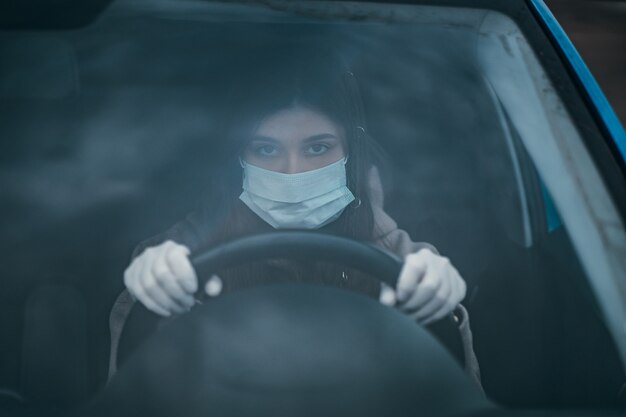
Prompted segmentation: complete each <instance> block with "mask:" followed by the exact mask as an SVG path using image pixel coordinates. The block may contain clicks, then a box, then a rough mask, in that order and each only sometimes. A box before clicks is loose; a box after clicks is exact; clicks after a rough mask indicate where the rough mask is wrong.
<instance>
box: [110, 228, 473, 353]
mask: <svg viewBox="0 0 626 417" xmlns="http://www.w3.org/2000/svg"><path fill="white" fill-rule="evenodd" d="M311 254H314V259H315V260H316V261H325V262H332V263H337V264H341V265H343V266H346V267H350V268H353V269H355V270H358V271H361V272H365V273H368V274H369V275H371V276H372V277H375V278H377V279H379V280H380V281H381V282H384V283H386V284H387V285H389V286H390V287H392V288H395V287H396V284H397V280H398V276H399V274H400V270H401V269H402V265H403V263H402V260H401V259H400V258H399V257H397V256H396V255H395V254H392V253H391V252H389V251H386V250H383V249H381V248H378V247H376V246H373V245H371V244H367V243H362V242H358V241H354V240H350V239H347V238H343V237H338V236H333V235H327V234H321V233H315V232H274V233H267V234H260V235H254V236H249V237H244V238H241V239H237V240H234V241H230V242H227V243H224V244H221V245H219V246H217V247H214V248H210V249H208V250H204V251H202V252H199V253H196V254H193V255H192V256H191V259H190V260H191V264H192V265H193V267H194V269H195V270H196V275H197V277H198V284H199V285H198V288H199V290H198V294H200V293H202V291H203V290H204V285H205V284H206V282H207V280H208V279H209V278H210V277H211V276H212V275H213V274H215V273H217V272H219V271H220V270H222V269H224V268H228V267H233V266H237V265H241V264H243V263H248V262H257V261H263V260H267V259H293V260H298V259H306V260H311V258H312V256H311ZM161 319H162V318H161V317H160V316H158V315H156V314H154V313H152V312H150V311H149V310H148V309H146V308H145V307H144V306H143V305H141V304H140V303H135V305H134V306H133V308H132V310H131V312H130V314H129V316H128V318H127V320H126V324H125V326H124V330H123V332H122V335H121V338H120V344H119V351H118V352H119V353H118V365H121V364H122V363H123V362H124V361H125V360H126V359H127V357H128V355H129V354H130V353H131V352H132V351H134V350H135V349H136V348H137V346H139V345H140V344H141V343H142V341H143V340H145V339H146V338H147V337H148V336H150V335H151V334H152V333H154V332H155V331H156V330H157V328H158V324H159V321H160V320H161ZM428 328H429V330H430V331H431V333H433V334H434V335H435V337H437V338H438V339H439V340H440V341H441V342H442V343H443V344H444V345H446V346H447V347H448V349H449V350H450V351H451V353H452V354H453V355H454V356H455V357H456V358H457V360H459V361H460V362H463V359H462V358H463V347H462V344H461V341H460V337H459V334H458V330H457V328H456V324H455V322H454V321H453V320H452V318H451V317H450V318H449V319H443V320H440V321H439V322H437V323H434V324H431V325H430V326H428Z"/></svg>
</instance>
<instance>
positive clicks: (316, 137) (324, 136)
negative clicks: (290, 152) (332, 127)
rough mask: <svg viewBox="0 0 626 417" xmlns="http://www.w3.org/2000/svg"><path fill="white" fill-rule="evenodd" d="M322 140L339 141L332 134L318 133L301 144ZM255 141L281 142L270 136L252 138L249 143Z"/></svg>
mask: <svg viewBox="0 0 626 417" xmlns="http://www.w3.org/2000/svg"><path fill="white" fill-rule="evenodd" d="M322 139H334V140H339V138H338V137H337V136H335V135H333V134H332V133H320V134H318V135H313V136H309V137H308V138H305V139H303V140H302V142H303V143H308V142H315V141H316V140H322ZM255 141H259V142H270V143H281V141H279V140H278V139H274V138H272V137H270V136H261V135H257V136H253V137H252V139H250V142H255Z"/></svg>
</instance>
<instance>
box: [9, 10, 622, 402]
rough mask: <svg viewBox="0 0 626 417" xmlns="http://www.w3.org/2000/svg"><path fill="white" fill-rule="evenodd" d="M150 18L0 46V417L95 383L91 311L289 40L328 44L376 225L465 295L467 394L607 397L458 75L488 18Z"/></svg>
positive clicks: (573, 266) (175, 203)
mask: <svg viewBox="0 0 626 417" xmlns="http://www.w3.org/2000/svg"><path fill="white" fill-rule="evenodd" d="M162 3H163V4H164V5H165V6H162V7H154V8H149V7H146V6H145V3H142V2H135V3H133V2H117V4H115V5H112V6H110V7H109V8H107V9H106V10H105V11H103V12H102V13H101V14H100V15H99V16H98V17H97V18H96V19H95V20H94V21H93V22H91V23H90V24H88V25H86V26H84V27H80V28H75V29H68V30H43V31H42V30H33V31H28V30H3V31H0V56H1V58H0V136H1V137H2V138H3V140H2V141H1V142H0V146H1V147H2V148H1V150H0V160H1V161H2V165H1V166H0V193H1V194H0V195H1V197H0V199H1V200H2V201H3V204H2V205H0V212H1V213H2V221H3V226H2V230H3V233H2V235H0V247H2V252H1V253H2V257H3V261H2V265H4V266H5V269H4V271H3V277H2V279H1V280H0V288H1V290H0V328H1V329H2V331H3V337H2V343H1V344H0V404H1V405H3V406H6V407H13V408H16V409H19V408H20V407H22V408H28V407H34V406H37V407H56V408H60V409H64V408H69V407H73V406H77V405H79V404H83V403H84V402H86V401H88V400H89V399H91V398H93V396H94V395H95V394H96V393H98V392H101V391H102V390H104V389H105V386H106V381H107V370H108V355H109V329H108V318H109V313H110V309H111V306H112V304H113V302H114V300H115V298H116V297H117V296H118V294H119V293H120V292H121V291H122V290H123V282H122V276H123V271H124V269H125V268H126V266H127V265H128V263H129V261H130V255H131V253H132V251H133V248H134V247H135V246H136V245H137V244H138V243H139V242H140V241H142V240H144V239H146V238H148V237H150V236H153V235H156V234H158V233H159V232H161V231H163V230H165V229H166V228H167V227H169V226H171V225H172V224H174V223H176V222H177V221H178V220H180V219H182V218H183V217H184V216H185V215H186V214H187V213H188V212H190V211H192V210H194V209H196V208H198V207H199V206H201V205H202V204H205V203H206V196H207V195H210V191H211V190H207V184H210V180H209V179H210V178H211V177H212V176H216V175H220V173H219V172H216V171H215V169H214V168H213V166H214V165H216V164H215V162H216V161H218V160H219V158H220V151H221V148H220V142H219V137H215V134H214V128H215V126H216V124H217V122H218V119H219V117H220V114H222V113H221V112H223V111H225V109H223V108H222V106H221V104H222V103H223V99H222V97H224V96H225V95H226V94H228V92H229V91H230V90H231V89H236V88H237V87H238V86H241V85H245V82H248V81H250V80H242V79H241V78H239V77H241V76H242V75H241V74H244V71H241V70H242V69H245V70H246V72H245V73H249V72H250V71H249V70H250V68H254V65H256V63H258V62H262V61H263V60H264V59H280V56H281V53H284V51H289V50H290V48H293V47H294V45H296V46H297V47H298V48H307V47H312V46H315V45H332V47H333V48H336V49H337V50H338V51H339V52H340V53H341V54H342V55H343V56H344V57H345V59H346V61H347V62H349V63H350V65H351V68H352V71H353V72H354V74H355V76H356V78H357V80H358V82H359V86H360V89H361V94H362V96H363V102H364V106H365V112H366V116H367V123H368V126H367V128H368V130H369V133H370V135H372V136H373V137H374V138H375V139H376V140H377V141H378V142H379V143H380V145H381V146H382V148H383V149H384V150H385V152H386V153H387V154H388V163H387V164H386V165H385V166H383V167H380V170H381V176H382V181H383V185H384V190H385V209H386V211H387V212H388V213H389V214H390V215H391V217H392V218H394V219H395V220H396V221H397V222H398V224H399V226H400V227H401V228H403V229H405V230H407V231H408V232H409V234H410V235H411V236H412V238H413V239H414V240H416V241H424V242H429V243H431V244H433V245H434V246H435V247H436V248H437V249H438V251H439V252H440V253H441V254H444V255H445V256H447V257H449V258H450V259H451V261H452V262H453V264H454V265H455V266H456V267H457V269H458V270H459V271H460V273H461V275H462V276H463V278H464V279H465V280H466V282H467V285H468V291H467V297H466V299H465V301H464V305H465V306H466V307H467V309H468V311H469V315H470V321H471V326H472V330H473V334H474V347H475V351H476V354H477V356H478V360H479V363H480V366H481V376H482V385H483V388H484V391H485V393H486V395H487V398H489V400H490V401H492V402H493V403H495V404H498V405H501V406H503V407H507V408H513V409H518V408H520V409H526V408H549V409H573V408H584V409H589V408H594V409H617V408H620V407H623V406H624V404H626V402H625V401H626V393H625V391H626V390H624V386H625V382H626V376H625V374H624V368H623V366H622V364H621V363H620V359H619V356H618V353H617V351H616V348H615V345H614V343H613V341H612V339H611V335H610V334H609V332H608V330H607V328H606V326H605V324H604V322H603V318H602V314H601V312H600V309H599V308H598V305H597V301H596V299H595V298H594V296H593V293H592V290H591V288H590V286H589V283H588V281H587V278H586V275H585V272H584V270H583V268H582V266H581V264H580V262H579V261H578V256H577V254H576V252H575V250H574V248H573V246H572V244H571V242H570V239H569V237H568V232H567V228H566V226H565V225H564V224H563V223H562V222H561V220H560V218H559V215H558V211H557V209H556V208H555V207H554V204H553V203H552V200H551V197H550V193H549V192H548V190H547V189H546V187H545V185H544V183H543V180H542V178H541V176H540V175H539V173H538V172H537V170H536V168H535V166H534V164H533V161H532V159H531V157H530V156H529V154H528V153H527V151H526V149H525V146H524V141H523V140H522V138H521V136H520V132H519V131H518V129H517V128H516V126H515V125H514V124H513V123H512V122H511V118H512V115H511V109H510V108H505V106H503V105H502V103H501V102H500V101H499V100H498V98H497V97H496V96H495V95H494V92H493V88H492V86H491V85H490V82H489V81H488V80H487V79H486V78H485V74H484V73H483V72H482V70H481V66H480V65H479V64H477V59H478V58H477V56H476V53H475V51H476V42H477V41H476V39H477V37H478V36H479V35H477V34H476V33H477V32H476V25H477V24H478V23H476V22H479V21H480V20H481V19H482V18H484V13H488V12H486V11H484V10H480V9H472V10H470V9H455V10H456V11H455V12H450V11H449V10H446V8H445V7H440V8H437V7H431V8H428V7H426V6H424V7H423V8H421V9H420V8H417V9H416V12H415V15H416V16H417V17H416V19H418V20H419V19H421V21H418V23H414V24H409V23H407V21H408V19H409V18H408V17H407V18H406V19H407V21H404V22H403V21H402V19H401V18H398V19H399V21H397V22H394V23H393V24H389V23H386V22H385V21H377V20H375V19H371V20H368V19H365V18H364V19H363V20H356V21H352V20H350V19H347V18H342V17H341V16H339V17H336V18H335V19H334V20H330V19H328V18H327V17H320V16H303V15H301V14H299V13H294V14H290V13H289V12H285V11H281V10H271V9H268V8H265V7H263V6H256V5H250V6H246V5H230V6H229V5H226V4H223V5H221V6H220V7H221V8H218V9H219V13H216V12H215V10H214V9H206V10H205V9H203V8H202V7H200V6H198V5H197V3H196V2H187V3H188V6H189V7H188V8H187V9H185V10H183V11H180V12H178V11H177V9H176V8H174V7H173V6H171V3H168V2H162ZM157 4H159V2H157ZM168 4H169V6H168ZM407 7H408V6H407ZM410 10H412V9H408V8H407V9H406V11H405V12H406V13H409V11H410ZM468 10H469V11H468ZM251 16H253V17H251ZM403 16H404V15H403ZM445 16H447V17H445ZM444 17H445V18H444ZM227 110H228V111H236V109H227ZM13 408H12V409H13Z"/></svg>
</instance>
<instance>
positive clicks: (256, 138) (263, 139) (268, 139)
mask: <svg viewBox="0 0 626 417" xmlns="http://www.w3.org/2000/svg"><path fill="white" fill-rule="evenodd" d="M254 141H259V142H271V143H280V141H279V140H277V139H274V138H271V137H269V136H258V135H257V136H253V137H252V139H250V142H254Z"/></svg>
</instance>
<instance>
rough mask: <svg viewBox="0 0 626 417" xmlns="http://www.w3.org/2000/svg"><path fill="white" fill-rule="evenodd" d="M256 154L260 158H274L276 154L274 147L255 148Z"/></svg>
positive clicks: (276, 150)
mask: <svg viewBox="0 0 626 417" xmlns="http://www.w3.org/2000/svg"><path fill="white" fill-rule="evenodd" d="M256 153H257V154H259V155H261V156H275V155H276V154H277V153H278V149H276V146H272V145H263V146H259V147H258V148H256Z"/></svg>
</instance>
